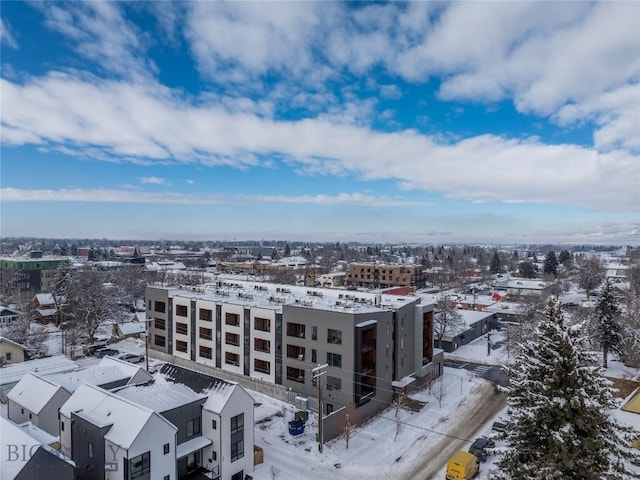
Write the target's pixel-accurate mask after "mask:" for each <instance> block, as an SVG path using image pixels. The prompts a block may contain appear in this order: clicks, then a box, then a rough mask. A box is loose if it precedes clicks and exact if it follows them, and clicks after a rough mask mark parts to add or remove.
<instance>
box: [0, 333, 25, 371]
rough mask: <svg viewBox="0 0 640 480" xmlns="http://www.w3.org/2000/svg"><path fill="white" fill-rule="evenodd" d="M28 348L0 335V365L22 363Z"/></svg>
mask: <svg viewBox="0 0 640 480" xmlns="http://www.w3.org/2000/svg"><path fill="white" fill-rule="evenodd" d="M27 352H28V349H27V347H25V346H24V345H20V344H19V343H17V342H14V341H13V340H9V339H8V338H5V337H0V365H11V364H12V363H22V362H24V361H25V359H26V358H27Z"/></svg>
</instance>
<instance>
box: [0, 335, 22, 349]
mask: <svg viewBox="0 0 640 480" xmlns="http://www.w3.org/2000/svg"><path fill="white" fill-rule="evenodd" d="M0 342H5V343H9V344H11V345H13V346H14V347H18V348H21V349H22V350H28V348H27V347H25V346H24V345H22V344H20V343H18V342H14V341H13V340H9V339H8V338H7V337H0Z"/></svg>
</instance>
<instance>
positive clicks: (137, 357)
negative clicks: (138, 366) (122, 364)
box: [118, 353, 144, 363]
mask: <svg viewBox="0 0 640 480" xmlns="http://www.w3.org/2000/svg"><path fill="white" fill-rule="evenodd" d="M118 358H119V359H120V360H124V361H126V362H129V363H142V362H144V355H141V354H137V353H124V354H122V355H120V356H119V357H118Z"/></svg>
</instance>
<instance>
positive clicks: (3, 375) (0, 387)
mask: <svg viewBox="0 0 640 480" xmlns="http://www.w3.org/2000/svg"><path fill="white" fill-rule="evenodd" d="M81 368H82V367H81V366H80V365H78V364H77V363H76V362H74V361H72V360H69V359H68V358H67V357H65V356H64V355H55V356H53V357H47V358H37V359H34V360H27V361H26V362H22V363H14V364H12V365H7V366H5V367H2V370H1V371H0V395H6V394H8V393H9V391H10V390H11V389H12V388H13V387H14V386H15V385H16V384H17V383H18V382H19V381H20V379H21V378H22V377H24V376H25V375H26V374H27V372H34V373H37V374H38V375H52V374H55V373H65V372H72V371H74V370H78V369H81Z"/></svg>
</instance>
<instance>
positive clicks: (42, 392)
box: [7, 372, 63, 415]
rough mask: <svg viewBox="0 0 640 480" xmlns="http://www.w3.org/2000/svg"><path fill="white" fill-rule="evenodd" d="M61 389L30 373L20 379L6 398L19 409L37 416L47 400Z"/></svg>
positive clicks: (49, 381) (55, 384)
mask: <svg viewBox="0 0 640 480" xmlns="http://www.w3.org/2000/svg"><path fill="white" fill-rule="evenodd" d="M61 388H63V387H62V386H61V385H59V384H57V383H54V382H52V381H51V380H48V379H46V378H43V377H41V376H39V375H36V374H35V373H32V372H27V374H26V375H25V376H24V377H22V378H21V379H20V381H19V382H18V383H17V384H16V386H15V387H13V388H12V389H11V391H10V392H9V394H8V395H7V397H8V398H9V400H12V401H14V402H16V403H17V404H18V405H20V406H21V407H24V408H26V409H27V410H29V411H30V412H33V413H35V414H36V415H38V414H39V413H40V412H41V411H42V409H43V408H44V407H45V406H46V405H47V403H48V402H49V400H51V398H53V396H54V395H55V394H56V393H58V391H59V390H60V389H61Z"/></svg>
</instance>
